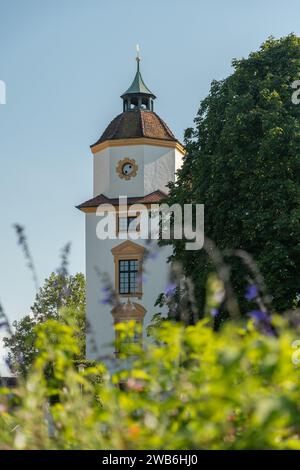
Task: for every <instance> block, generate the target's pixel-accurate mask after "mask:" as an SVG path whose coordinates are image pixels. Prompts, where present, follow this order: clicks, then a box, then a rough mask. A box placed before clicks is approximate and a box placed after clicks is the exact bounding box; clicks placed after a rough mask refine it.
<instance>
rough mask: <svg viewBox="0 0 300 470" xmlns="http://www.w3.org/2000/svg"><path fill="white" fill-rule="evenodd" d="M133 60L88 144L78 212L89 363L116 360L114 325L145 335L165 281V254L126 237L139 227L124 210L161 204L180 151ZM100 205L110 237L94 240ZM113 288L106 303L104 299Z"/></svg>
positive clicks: (136, 239)
mask: <svg viewBox="0 0 300 470" xmlns="http://www.w3.org/2000/svg"><path fill="white" fill-rule="evenodd" d="M136 60H137V70H136V74H135V77H134V79H133V82H132V84H131V85H130V87H129V88H128V89H127V90H126V91H125V92H124V93H123V94H122V95H121V98H122V101H123V103H122V104H123V112H122V113H121V114H119V115H118V116H117V117H115V118H114V119H113V120H112V121H111V123H110V124H109V125H108V126H107V128H106V129H105V131H104V132H103V134H102V135H101V137H100V138H99V139H98V140H97V141H96V142H95V143H94V144H93V145H91V152H92V155H93V197H92V199H89V200H87V201H86V202H84V203H82V204H80V205H79V206H77V207H78V209H80V210H81V211H83V212H84V213H85V227H86V241H85V243H86V282H87V311H86V315H87V325H88V331H87V345H86V354H87V358H88V359H101V357H104V356H105V357H107V356H112V355H114V354H116V353H117V351H116V350H115V338H116V335H115V329H114V325H115V324H116V323H118V322H126V321H128V320H131V319H134V320H136V321H137V322H140V323H141V325H142V327H143V330H145V327H146V326H147V325H148V324H149V323H150V322H151V319H152V316H153V314H154V313H157V310H156V309H155V307H154V304H155V301H156V299H157V297H158V295H159V294H160V293H161V292H163V291H164V289H165V286H166V283H167V280H168V266H167V258H168V256H169V255H170V248H169V247H164V248H160V249H159V250H157V252H156V253H155V256H151V253H150V255H149V250H148V246H149V243H147V240H142V239H139V238H136V237H134V240H132V238H131V237H130V236H129V235H130V233H129V232H130V231H134V232H136V233H137V234H138V232H139V224H138V223H135V220H134V219H135V217H132V215H131V214H130V205H131V204H135V205H136V204H143V208H144V209H143V210H149V209H150V207H151V204H159V203H160V201H162V200H163V199H164V197H165V196H166V194H167V191H168V189H167V184H168V183H169V182H170V181H174V179H175V173H176V171H177V169H178V168H179V167H180V166H181V162H182V156H183V155H184V149H183V147H182V145H181V144H180V142H179V141H178V140H177V139H176V138H175V136H174V135H173V133H172V132H171V130H170V129H169V127H168V126H167V124H166V123H165V122H164V121H163V120H162V119H161V118H160V117H159V116H158V115H157V114H156V113H155V111H154V100H155V98H156V96H155V95H154V93H152V92H151V91H150V90H149V88H148V87H147V86H146V85H145V82H144V80H143V78H142V75H141V72H140V58H139V57H137V59H136ZM123 196H127V204H128V209H127V208H126V213H124V208H122V206H121V205H119V197H123ZM102 204H108V205H109V207H113V208H114V216H113V217H115V218H116V220H115V232H116V233H115V237H111V238H106V239H100V238H99V237H98V235H97V233H98V232H97V225H98V223H99V220H100V217H99V213H97V208H98V206H99V205H102ZM145 208H146V209H145ZM155 243H156V242H154V244H155ZM152 246H153V243H152ZM108 278H109V279H110V282H111V288H110V287H108V285H107V279H108ZM112 289H113V293H114V294H113V297H114V303H113V304H112V303H111V302H110V300H109V299H108V293H109V292H110V293H111V292H112ZM160 311H161V309H160ZM141 339H142V338H140V339H137V340H141Z"/></svg>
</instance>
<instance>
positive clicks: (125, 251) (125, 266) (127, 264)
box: [111, 240, 145, 299]
mask: <svg viewBox="0 0 300 470" xmlns="http://www.w3.org/2000/svg"><path fill="white" fill-rule="evenodd" d="M111 252H112V255H113V257H114V264H115V289H116V293H117V294H119V295H120V296H121V297H137V298H139V299H140V298H141V297H142V295H143V283H142V271H143V258H144V254H145V247H144V246H143V245H139V244H138V243H134V242H133V241H131V240H126V241H124V242H123V243H120V244H119V245H117V246H114V247H113V248H112V249H111Z"/></svg>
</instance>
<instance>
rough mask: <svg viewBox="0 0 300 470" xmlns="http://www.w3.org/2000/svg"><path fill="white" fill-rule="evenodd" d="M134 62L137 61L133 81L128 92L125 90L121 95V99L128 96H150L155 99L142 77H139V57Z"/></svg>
mask: <svg viewBox="0 0 300 470" xmlns="http://www.w3.org/2000/svg"><path fill="white" fill-rule="evenodd" d="M136 61H137V71H136V74H135V77H134V79H133V82H132V84H131V85H130V87H129V88H128V90H126V91H125V93H123V95H121V98H125V97H126V96H128V95H148V96H152V98H155V95H154V94H153V93H152V91H150V90H149V88H148V87H147V86H146V84H145V82H144V80H143V77H142V75H141V72H140V59H139V57H137V59H136Z"/></svg>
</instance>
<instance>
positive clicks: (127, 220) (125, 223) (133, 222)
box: [118, 216, 137, 232]
mask: <svg viewBox="0 0 300 470" xmlns="http://www.w3.org/2000/svg"><path fill="white" fill-rule="evenodd" d="M118 229H119V232H128V231H133V232H134V231H137V217H136V216H134V217H122V216H119V225H118Z"/></svg>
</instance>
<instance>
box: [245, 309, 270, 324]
mask: <svg viewBox="0 0 300 470" xmlns="http://www.w3.org/2000/svg"><path fill="white" fill-rule="evenodd" d="M248 315H249V316H250V317H251V318H253V320H254V321H256V322H264V323H270V317H269V315H268V314H267V313H266V312H262V311H261V310H252V311H251V312H249V313H248Z"/></svg>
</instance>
